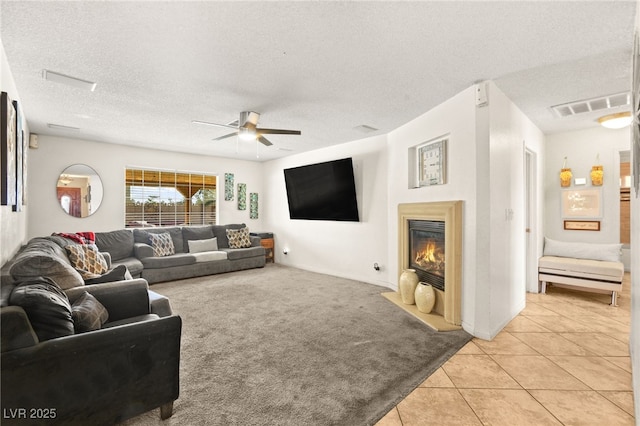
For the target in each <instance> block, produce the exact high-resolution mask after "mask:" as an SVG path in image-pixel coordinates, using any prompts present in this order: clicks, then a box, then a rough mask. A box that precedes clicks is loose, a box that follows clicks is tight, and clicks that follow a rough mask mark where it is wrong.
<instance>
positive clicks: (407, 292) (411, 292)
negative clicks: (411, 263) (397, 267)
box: [398, 269, 418, 305]
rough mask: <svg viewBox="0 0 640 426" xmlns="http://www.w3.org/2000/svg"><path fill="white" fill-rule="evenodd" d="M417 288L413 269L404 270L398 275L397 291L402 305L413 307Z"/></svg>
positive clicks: (416, 276) (416, 279) (416, 278)
mask: <svg viewBox="0 0 640 426" xmlns="http://www.w3.org/2000/svg"><path fill="white" fill-rule="evenodd" d="M417 286H418V275H416V270H415V269H405V270H404V271H403V272H402V274H400V282H399V283H398V290H399V291H400V297H401V298H402V303H404V304H405V305H413V304H414V303H416V302H415V291H416V287H417Z"/></svg>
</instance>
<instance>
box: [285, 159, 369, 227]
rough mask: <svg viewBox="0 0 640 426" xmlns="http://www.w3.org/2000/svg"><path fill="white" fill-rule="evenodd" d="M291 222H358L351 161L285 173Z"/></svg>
mask: <svg viewBox="0 0 640 426" xmlns="http://www.w3.org/2000/svg"><path fill="white" fill-rule="evenodd" d="M284 180H285V184H286V187H287V199H288V201H289V217H290V218H291V219H308V220H337V221H350V222H358V221H359V220H360V218H359V216H358V203H357V201H356V185H355V181H354V179H353V162H352V160H351V158H343V159H341V160H334V161H327V162H325V163H317V164H310V165H307V166H300V167H294V168H291V169H285V170H284Z"/></svg>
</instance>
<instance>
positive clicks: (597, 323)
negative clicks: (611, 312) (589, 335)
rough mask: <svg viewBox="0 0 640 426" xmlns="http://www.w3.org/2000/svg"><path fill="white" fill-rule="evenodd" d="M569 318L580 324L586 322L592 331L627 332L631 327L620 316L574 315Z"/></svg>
mask: <svg viewBox="0 0 640 426" xmlns="http://www.w3.org/2000/svg"><path fill="white" fill-rule="evenodd" d="M571 319H573V320H574V321H577V322H579V323H581V324H586V325H588V326H589V327H591V329H592V330H593V331H597V332H599V333H607V334H608V333H629V330H630V329H631V327H630V323H626V322H625V320H624V319H622V318H620V319H617V318H607V317H604V316H602V315H576V316H575V317H572V318H571Z"/></svg>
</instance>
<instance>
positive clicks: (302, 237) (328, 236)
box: [263, 136, 396, 285]
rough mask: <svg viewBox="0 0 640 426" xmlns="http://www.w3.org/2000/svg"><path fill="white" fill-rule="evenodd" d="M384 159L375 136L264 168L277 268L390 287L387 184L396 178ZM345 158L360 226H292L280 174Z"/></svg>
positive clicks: (303, 222)
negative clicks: (350, 162) (282, 266)
mask: <svg viewBox="0 0 640 426" xmlns="http://www.w3.org/2000/svg"><path fill="white" fill-rule="evenodd" d="M386 153H387V149H386V137H384V136H378V137H372V138H367V139H363V140H359V141H356V142H350V143H345V144H341V145H337V146H334V147H330V148H326V149H319V150H316V151H313V152H307V153H302V154H298V155H292V156H289V157H285V158H282V159H278V160H272V161H269V162H266V163H264V183H263V185H264V188H265V190H266V194H267V195H266V197H265V203H264V209H265V210H264V211H265V215H264V216H265V220H264V227H265V229H264V230H265V231H269V232H273V233H274V238H275V256H276V262H279V263H282V264H285V265H290V266H295V267H298V268H302V269H306V270H310V271H316V272H322V273H326V274H330V275H337V276H342V277H347V278H352V279H357V280H360V281H365V282H369V283H373V284H379V285H388V282H389V275H388V274H389V268H388V265H387V263H388V262H387V246H388V236H387V181H388V180H389V179H390V178H391V177H393V178H394V179H395V175H396V174H395V172H394V171H391V172H389V171H388V169H387V162H386V156H387V154H386ZM346 157H352V159H353V166H354V178H355V184H356V197H357V201H358V212H359V215H360V222H334V221H321V220H291V219H290V218H289V208H288V202H287V193H286V188H285V182H284V172H283V170H284V169H286V168H290V167H297V166H302V165H306V164H313V163H319V162H323V161H330V160H337V159H340V158H346ZM285 247H286V248H288V249H289V254H287V255H286V256H285V255H283V253H282V251H283V248H285ZM374 263H378V264H379V265H380V267H381V270H380V271H376V270H375V269H374V268H373V265H374Z"/></svg>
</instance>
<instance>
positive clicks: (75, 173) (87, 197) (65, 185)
mask: <svg viewBox="0 0 640 426" xmlns="http://www.w3.org/2000/svg"><path fill="white" fill-rule="evenodd" d="M102 190H103V188H102V180H100V176H98V173H96V171H95V170H93V169H92V168H91V167H89V166H87V165H85V164H73V165H71V166H69V167H67V168H66V169H64V170H63V172H62V173H61V174H60V176H59V177H58V183H57V184H56V194H57V197H58V202H59V203H60V207H62V210H64V211H65V213H67V214H68V215H69V216H73V217H88V216H91V215H92V214H93V213H95V212H96V211H97V210H98V207H100V203H102Z"/></svg>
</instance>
